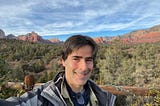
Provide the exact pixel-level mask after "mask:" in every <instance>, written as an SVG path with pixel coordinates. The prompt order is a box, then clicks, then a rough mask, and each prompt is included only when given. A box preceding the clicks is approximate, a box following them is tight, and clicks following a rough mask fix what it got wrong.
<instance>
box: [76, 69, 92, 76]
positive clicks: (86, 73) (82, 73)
mask: <svg viewBox="0 0 160 106" xmlns="http://www.w3.org/2000/svg"><path fill="white" fill-rule="evenodd" d="M89 73H90V71H89V70H87V71H83V72H80V71H74V74H76V75H78V76H79V77H85V76H87V75H88V74H89Z"/></svg>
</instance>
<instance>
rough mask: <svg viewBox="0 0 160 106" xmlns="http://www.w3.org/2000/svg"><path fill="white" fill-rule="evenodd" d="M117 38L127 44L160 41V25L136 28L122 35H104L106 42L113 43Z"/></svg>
mask: <svg viewBox="0 0 160 106" xmlns="http://www.w3.org/2000/svg"><path fill="white" fill-rule="evenodd" d="M115 39H116V40H119V41H121V42H122V43H125V44H138V43H147V42H148V43H153V42H160V25H157V26H153V27H151V28H148V29H144V30H136V31H133V32H130V33H127V34H124V35H122V36H116V37H104V42H106V43H112V42H113V41H115Z"/></svg>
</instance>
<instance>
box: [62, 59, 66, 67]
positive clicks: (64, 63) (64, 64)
mask: <svg viewBox="0 0 160 106" xmlns="http://www.w3.org/2000/svg"><path fill="white" fill-rule="evenodd" d="M62 66H63V67H65V66H66V62H65V61H64V60H63V59H62Z"/></svg>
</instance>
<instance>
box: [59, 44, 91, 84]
mask: <svg viewBox="0 0 160 106" xmlns="http://www.w3.org/2000/svg"><path fill="white" fill-rule="evenodd" d="M62 63H63V66H64V67H65V76H66V80H67V82H68V83H69V85H72V86H83V85H84V84H85V83H86V82H87V80H88V79H89V78H90V76H91V73H92V69H93V57H92V48H91V46H89V45H86V46H83V47H81V48H79V49H78V50H76V51H73V52H72V53H71V54H69V55H68V57H67V59H66V60H65V61H63V62H62Z"/></svg>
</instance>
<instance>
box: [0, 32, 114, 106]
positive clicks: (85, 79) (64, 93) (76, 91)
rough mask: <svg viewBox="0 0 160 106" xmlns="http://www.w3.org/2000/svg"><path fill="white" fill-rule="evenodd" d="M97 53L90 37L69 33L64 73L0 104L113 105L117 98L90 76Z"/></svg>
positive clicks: (42, 105) (26, 105)
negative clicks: (100, 86) (70, 34)
mask: <svg viewBox="0 0 160 106" xmlns="http://www.w3.org/2000/svg"><path fill="white" fill-rule="evenodd" d="M96 53H97V45H96V43H95V42H94V41H93V39H91V38H90V37H87V36H83V35H74V36H71V37H70V38H68V39H67V40H66V42H65V43H64V45H63V52H62V65H63V66H64V69H65V71H64V72H61V73H59V74H58V75H57V76H56V77H55V79H54V80H53V81H49V82H48V83H46V84H44V85H42V86H40V87H39V88H38V89H35V90H33V91H30V92H27V93H25V94H24V95H22V96H21V97H20V98H9V99H8V100H6V101H0V106H2V105H4V106H7V105H9V106H15V105H16V106H113V105H114V102H115V99H116V97H115V96H114V95H113V94H111V93H109V92H105V91H103V90H102V89H101V88H99V87H98V86H97V85H96V84H95V83H94V82H93V81H91V80H90V79H89V78H90V76H91V73H92V70H93V65H94V60H95V57H96Z"/></svg>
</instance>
